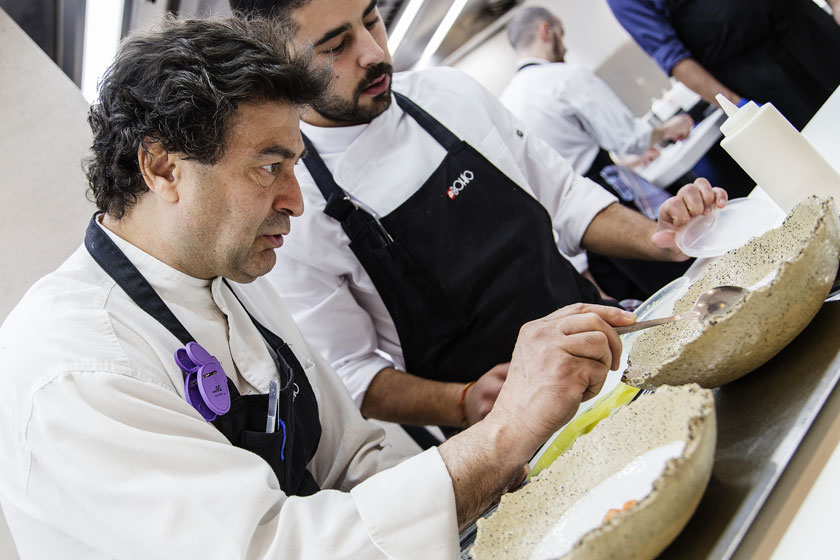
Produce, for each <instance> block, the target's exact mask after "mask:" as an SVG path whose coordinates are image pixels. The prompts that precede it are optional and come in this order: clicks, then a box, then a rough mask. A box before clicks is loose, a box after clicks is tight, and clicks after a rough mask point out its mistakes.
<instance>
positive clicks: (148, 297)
mask: <svg viewBox="0 0 840 560" xmlns="http://www.w3.org/2000/svg"><path fill="white" fill-rule="evenodd" d="M98 215H99V213H98V212H97V213H96V214H94V215H93V217H92V218H91V219H90V223H89V224H88V227H87V231H86V232H85V248H87V250H88V253H90V256H91V257H93V260H94V261H96V263H97V264H98V265H99V266H100V267H102V270H104V271H105V272H106V273H107V274H108V276H110V277H111V278H112V279H113V280H114V282H116V283H117V285H118V286H119V287H120V288H122V289H123V291H124V292H125V293H126V294H128V297H130V298H131V300H132V301H134V303H136V304H137V306H138V307H140V309H142V310H143V311H145V312H146V313H148V314H149V315H151V316H152V317H154V318H155V319H157V320H158V322H160V324H162V325H163V326H164V327H166V329H167V330H168V331H169V332H171V333H172V334H173V335H175V337H177V338H178V340H180V341H181V343H182V344H183V345H184V346H186V345H187V343H189V342H195V339H194V338H193V337H192V335H191V334H190V333H189V331H187V329H186V327H184V325H183V324H181V321H179V320H178V318H177V317H175V315H174V314H173V313H172V311H171V310H170V309H169V307H167V306H166V303H164V301H163V300H162V299H161V298H160V296H159V295H158V294H157V292H156V291H155V289H154V288H153V287H152V285H151V284H149V282H148V280H146V279H145V278H144V277H143V275H142V274H140V271H139V270H137V267H136V266H134V263H132V262H131V261H130V260H129V259H128V257H126V256H125V254H123V252H122V251H120V248H119V247H117V244H116V243H114V241H113V240H112V239H111V238H110V237H108V234H107V233H105V232H104V231H102V227H100V225H99V224H98V222H97V219H96V218H97V216H98Z"/></svg>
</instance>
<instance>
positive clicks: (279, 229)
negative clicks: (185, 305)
mask: <svg viewBox="0 0 840 560" xmlns="http://www.w3.org/2000/svg"><path fill="white" fill-rule="evenodd" d="M299 122H300V114H299V112H298V109H297V108H296V107H294V106H292V105H288V104H285V103H252V104H244V105H240V107H239V108H238V109H237V112H236V114H235V116H234V119H233V120H232V122H231V125H230V126H231V129H230V130H229V131H228V134H227V143H226V147H225V153H224V154H223V156H222V158H221V159H220V160H219V161H218V162H216V163H215V164H212V165H204V164H201V163H197V162H195V161H191V160H181V161H180V162H179V163H180V166H179V167H180V169H181V172H180V175H181V176H180V177H179V179H180V182H181V185H180V186H179V188H178V195H179V201H178V202H179V204H182V205H183V206H182V207H181V208H182V209H181V212H180V214H179V218H180V219H181V220H182V231H181V233H182V235H181V238H182V241H181V242H180V243H181V245H180V247H179V255H178V259H179V261H180V262H179V265H180V266H179V268H180V269H181V270H184V271H187V272H188V273H189V274H191V275H192V276H195V277H198V278H212V277H215V276H225V277H227V278H230V279H231V280H234V281H236V282H251V281H253V280H254V279H256V278H257V277H258V276H262V275H263V274H266V273H267V272H268V271H269V270H271V269H272V268H273V267H274V263H275V261H276V256H275V254H274V250H275V249H277V248H278V247H280V246H281V245H282V244H283V236H284V235H287V234H288V233H289V228H290V223H289V222H290V220H289V218H290V217H291V216H299V215H300V214H301V213H302V212H303V198H302V196H301V192H300V186H299V185H298V182H297V180H296V179H295V174H294V165H295V163H297V161H298V159H299V158H300V156H301V155H302V153H303V140H302V139H301V136H300V128H299Z"/></svg>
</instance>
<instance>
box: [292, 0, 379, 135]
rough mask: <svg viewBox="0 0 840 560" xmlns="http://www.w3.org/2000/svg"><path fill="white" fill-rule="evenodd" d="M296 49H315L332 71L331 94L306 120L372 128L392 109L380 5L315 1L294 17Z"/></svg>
mask: <svg viewBox="0 0 840 560" xmlns="http://www.w3.org/2000/svg"><path fill="white" fill-rule="evenodd" d="M292 20H293V21H294V23H295V36H294V44H295V46H296V47H298V48H302V47H305V46H306V45H307V44H311V45H312V46H313V47H314V50H315V59H316V61H318V62H321V63H323V64H325V65H329V66H331V68H332V71H333V79H332V83H331V86H330V91H329V92H328V93H327V95H326V96H325V97H323V98H322V99H321V100H319V101H318V102H316V103H313V104H312V110H310V111H309V112H308V113H307V114H306V115H305V117H304V120H306V121H307V122H309V123H311V124H314V125H317V126H345V125H353V124H363V123H368V122H370V121H371V120H373V119H374V118H376V117H377V116H378V115H380V114H381V113H382V112H383V111H385V109H387V108H388V106H389V105H390V104H391V75H392V73H393V67H392V66H391V54H390V53H389V52H388V38H387V35H386V33H385V24H384V23H383V22H382V18H381V17H380V16H379V10H378V9H377V8H376V0H311V1H310V2H308V3H307V4H306V5H304V6H303V7H302V8H298V9H296V10H294V11H293V12H292Z"/></svg>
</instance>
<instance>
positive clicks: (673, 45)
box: [607, 0, 840, 129]
mask: <svg viewBox="0 0 840 560" xmlns="http://www.w3.org/2000/svg"><path fill="white" fill-rule="evenodd" d="M827 2H828V4H829V5H830V6H831V8H832V10H833V12H834V20H832V18H831V16H830V15H829V14H828V13H826V12H825V11H824V10H823V9H822V8H820V7H819V6H817V5H816V4H815V3H814V2H813V0H607V3H608V4H609V6H610V8H611V9H612V11H613V14H614V15H615V17H616V19H618V21H619V23H620V24H621V25H622V26H623V27H624V28H625V29H626V30H627V31H628V32H629V33H630V35H632V36H633V38H634V39H635V40H636V42H637V43H638V44H639V45H640V46H641V47H642V48H643V49H644V50H645V51H646V52H647V53H648V54H649V55H650V56H651V57H653V58H654V60H656V62H657V63H658V64H659V66H660V67H661V68H662V69H663V70H664V71H665V73H667V74H669V75H672V76H674V77H675V78H676V79H678V80H680V81H681V82H683V83H684V84H685V85H687V86H688V87H690V88H691V89H693V90H694V91H696V92H697V93H698V94H700V95H701V96H702V97H703V98H704V99H706V100H707V101H709V102H712V103H714V102H715V101H714V96H715V94H717V93H723V94H724V95H725V96H726V97H727V98H728V99H729V100H730V101H732V102H733V103H736V104H737V103H738V102H739V101H740V100H741V99H742V98H746V99H752V100H754V101H756V102H758V103H766V102H771V103H773V105H774V106H775V107H776V108H777V109H779V111H781V112H782V114H783V115H785V117H787V119H788V120H789V121H790V122H791V123H792V124H793V125H794V126H795V127H797V128H800V129H801V128H802V127H803V126H804V125H805V124H806V123H807V122H808V121H809V120H810V118H811V117H812V116H813V115H814V113H815V112H816V111H817V110H818V109H819V108H820V106H822V104H823V103H824V102H825V100H826V99H827V98H828V97H829V95H831V93H832V92H833V91H834V90H835V89H836V88H837V87H838V86H840V64H838V62H837V53H840V25H838V24H840V0H827Z"/></svg>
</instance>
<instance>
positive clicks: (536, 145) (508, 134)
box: [477, 86, 618, 256]
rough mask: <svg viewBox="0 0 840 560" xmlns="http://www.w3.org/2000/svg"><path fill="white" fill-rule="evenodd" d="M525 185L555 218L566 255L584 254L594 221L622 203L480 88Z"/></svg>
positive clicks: (560, 241)
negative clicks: (585, 238) (583, 241)
mask: <svg viewBox="0 0 840 560" xmlns="http://www.w3.org/2000/svg"><path fill="white" fill-rule="evenodd" d="M477 90H478V94H479V96H480V97H481V99H482V101H483V104H484V106H485V107H486V108H487V111H488V112H489V118H490V119H492V121H493V123H494V125H495V127H496V128H497V129H498V131H499V134H500V135H501V137H502V139H503V141H504V142H505V144H506V147H507V149H508V150H509V152H510V154H511V155H512V157H513V159H514V160H515V162H516V165H517V167H518V169H519V171H520V172H521V173H522V175H523V179H524V181H525V185H522V184H520V186H523V187H525V188H527V189H530V191H531V193H532V194H533V195H534V197H535V198H536V199H537V200H539V201H540V203H542V205H543V206H544V207H545V209H546V210H547V211H548V213H549V215H550V216H551V221H552V225H553V227H554V231H555V232H556V233H557V247H558V249H560V251H562V252H563V253H564V254H566V255H572V256H573V255H577V254H578V253H580V252H581V250H582V249H581V247H580V241H581V239H582V238H583V234H584V233H586V228H588V227H589V224H590V223H591V222H592V219H593V218H594V217H595V216H596V215H597V214H598V213H599V212H601V211H602V210H603V209H604V208H606V207H607V206H609V205H610V204H612V203H614V202H616V201H617V200H618V199H617V198H616V197H615V196H613V195H612V194H610V193H609V192H607V191H606V190H605V189H603V188H602V187H601V186H600V185H598V184H596V183H594V182H592V181H590V180H589V179H586V178H584V177H581V176H580V175H578V174H576V173H575V171H574V169H572V166H571V165H570V164H569V162H568V161H567V160H566V159H565V158H564V157H563V156H561V155H560V154H559V153H557V152H556V151H555V150H554V149H553V148H552V147H551V146H549V145H548V144H546V143H545V142H544V141H543V140H541V139H540V138H538V137H537V136H536V135H534V134H530V133H529V132H528V130H527V128H526V127H525V126H524V125H523V124H522V123H521V122H520V121H519V120H518V119H517V118H516V117H515V116H514V115H513V114H512V113H511V112H510V111H508V110H507V108H506V107H505V106H504V105H502V104H501V102H500V101H499V100H498V99H497V98H496V97H495V96H494V95H493V94H491V93H490V92H489V91H487V90H486V89H484V88H483V87H481V86H478V87H477Z"/></svg>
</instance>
